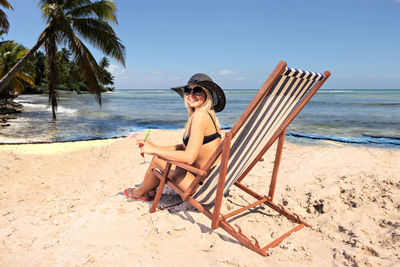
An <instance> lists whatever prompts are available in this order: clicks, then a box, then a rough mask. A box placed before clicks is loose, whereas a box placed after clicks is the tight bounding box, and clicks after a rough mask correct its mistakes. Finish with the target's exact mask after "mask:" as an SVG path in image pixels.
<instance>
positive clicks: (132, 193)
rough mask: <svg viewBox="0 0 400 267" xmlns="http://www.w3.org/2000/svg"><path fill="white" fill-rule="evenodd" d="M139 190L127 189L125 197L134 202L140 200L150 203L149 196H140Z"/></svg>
mask: <svg viewBox="0 0 400 267" xmlns="http://www.w3.org/2000/svg"><path fill="white" fill-rule="evenodd" d="M138 191H140V190H138V188H127V189H125V190H124V195H125V196H126V197H128V198H130V199H134V200H140V201H150V197H149V196H148V194H147V193H145V194H140V192H138Z"/></svg>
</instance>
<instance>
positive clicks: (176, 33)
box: [5, 0, 400, 89]
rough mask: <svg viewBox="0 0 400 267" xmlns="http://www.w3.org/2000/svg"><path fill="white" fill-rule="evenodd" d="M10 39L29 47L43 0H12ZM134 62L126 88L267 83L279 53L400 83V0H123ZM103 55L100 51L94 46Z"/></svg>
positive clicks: (120, 79) (338, 75)
mask: <svg viewBox="0 0 400 267" xmlns="http://www.w3.org/2000/svg"><path fill="white" fill-rule="evenodd" d="M9 2H10V3H11V4H12V5H13V7H14V11H6V12H7V14H8V19H9V21H10V24H11V28H10V31H9V34H8V35H7V36H5V39H11V40H15V41H17V42H19V43H21V44H23V45H24V46H26V47H28V48H30V47H32V46H33V45H34V43H35V42H36V41H37V38H38V36H39V34H40V33H41V31H42V30H43V29H44V27H45V23H44V21H43V19H42V17H41V12H40V10H39V8H38V4H37V1H34V0H10V1H9ZM116 5H117V8H118V13H117V16H118V23H119V24H118V25H117V26H115V31H116V32H117V34H118V36H119V37H120V38H121V40H122V41H123V43H124V45H125V46H126V49H127V55H126V68H125V69H124V68H123V67H122V66H121V65H119V64H118V63H117V62H115V61H113V60H112V61H111V62H112V65H111V67H110V71H111V72H112V73H113V74H114V76H115V86H116V88H118V89H136V88H139V89H141V88H143V89H151V88H169V87H172V86H176V85H181V84H183V83H186V81H187V80H188V79H189V77H190V76H191V75H192V74H194V73H198V72H203V73H207V74H208V75H210V76H211V77H212V78H213V80H214V81H215V82H217V83H218V84H220V85H221V86H222V87H223V88H251V89H256V88H259V87H260V86H261V85H262V83H263V82H264V81H265V79H266V78H267V77H268V76H269V74H270V73H271V71H272V70H273V68H274V67H275V66H276V64H277V63H278V62H279V61H280V60H284V61H286V62H288V65H289V66H291V67H296V68H301V69H306V70H310V71H316V72H323V71H325V70H330V71H331V72H332V76H331V78H330V79H329V80H328V81H327V83H326V85H325V86H324V88H329V89H363V88H365V89H393V88H396V89H397V88H400V67H399V63H400V46H399V44H400V0H303V1H300V0H280V1H276V0H201V1H191V0H168V1H165V0H158V1H154V0H147V1H143V0H142V1H136V0H117V1H116ZM92 51H93V54H94V55H95V57H96V58H98V59H99V58H100V57H102V56H103V55H102V53H100V52H99V51H97V50H95V49H93V50H92Z"/></svg>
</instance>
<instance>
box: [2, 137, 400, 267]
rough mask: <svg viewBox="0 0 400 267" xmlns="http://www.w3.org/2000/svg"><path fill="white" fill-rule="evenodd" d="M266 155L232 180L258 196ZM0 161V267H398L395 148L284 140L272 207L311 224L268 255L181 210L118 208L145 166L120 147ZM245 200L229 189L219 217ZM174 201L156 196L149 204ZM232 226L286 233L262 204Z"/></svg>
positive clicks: (14, 150)
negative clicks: (243, 176)
mask: <svg viewBox="0 0 400 267" xmlns="http://www.w3.org/2000/svg"><path fill="white" fill-rule="evenodd" d="M141 134H142V135H144V134H145V133H144V132H142V133H141ZM181 136H182V130H152V132H151V136H150V139H151V140H152V141H153V142H154V143H156V144H163V145H168V144H175V143H178V142H179V141H180V138H181ZM273 150H274V149H272V150H270V151H269V152H268V153H267V154H266V155H265V160H264V161H263V162H260V163H259V164H258V165H256V167H255V168H254V169H253V171H252V172H251V173H250V175H249V176H248V177H247V178H246V179H245V180H244V182H245V184H247V185H248V186H249V187H251V188H254V189H255V191H257V192H260V193H265V194H267V192H268V185H269V176H270V174H271V172H272V169H271V166H272V163H273V160H274V151H273ZM146 159H147V162H148V161H149V160H150V158H149V157H147V158H146ZM0 162H1V165H0V240H1V243H0V265H1V266H9V265H15V266H86V265H87V266H115V265H119V266H154V265H155V264H157V265H161V266H267V265H268V266H323V265H325V266H342V265H344V266H394V265H400V164H399V163H400V150H399V149H380V148H367V147H361V146H349V145H343V144H341V143H334V142H330V143H326V144H325V145H318V146H317V145H315V146H311V145H307V146H306V145H297V144H293V143H289V142H286V143H285V146H284V150H283V157H282V161H281V167H280V172H279V176H278V184H277V189H276V193H275V199H276V202H277V203H280V204H282V205H283V206H284V207H285V208H287V209H288V210H290V211H294V212H296V213H297V214H299V215H300V217H301V218H303V219H304V220H305V221H306V222H308V223H309V224H311V225H312V227H311V228H303V229H302V230H300V231H299V232H296V233H294V234H292V235H291V236H289V237H288V238H287V239H285V240H284V241H283V242H282V243H281V244H279V245H278V246H277V247H275V248H273V249H271V250H270V251H269V252H270V256H268V257H261V256H259V255H258V254H256V253H254V252H252V251H250V250H248V249H247V248H245V247H243V246H242V245H241V244H240V243H238V242H237V241H236V240H234V239H233V238H232V237H231V236H230V235H228V234H227V233H226V232H224V231H223V230H222V229H217V230H215V231H213V230H211V227H210V224H211V222H210V220H208V218H206V217H205V216H204V215H203V214H201V213H200V212H197V211H196V210H195V209H194V208H192V207H191V206H190V205H188V204H186V203H183V204H180V205H177V206H174V207H172V208H169V209H165V210H162V211H159V212H156V213H154V214H150V213H149V207H150V204H149V203H144V202H133V201H129V200H127V199H126V198H125V196H123V194H122V191H123V190H124V189H125V188H127V187H132V186H134V185H135V184H139V183H140V182H141V180H142V178H143V176H144V173H145V171H146V169H147V167H148V163H147V164H146V163H145V164H143V159H142V158H141V156H140V154H139V151H138V149H137V147H136V145H135V143H134V141H133V140H132V139H128V138H120V139H109V140H99V141H85V142H71V143H57V144H36V145H34V144H31V145H1V146H0ZM246 199H247V197H244V194H243V193H241V192H239V191H238V190H236V189H232V190H231V192H230V195H229V197H228V198H227V199H226V200H225V201H224V203H223V209H227V210H229V209H231V208H235V207H236V206H240V205H243V204H245V203H246V202H245V201H246ZM175 203H180V198H179V197H178V196H176V195H174V194H172V193H171V192H169V191H167V192H166V193H165V195H164V196H163V198H162V200H161V203H160V204H161V205H171V204H175ZM235 223H236V221H235ZM237 223H238V224H239V225H240V226H241V228H242V230H243V232H244V233H246V234H248V235H250V234H253V235H254V236H256V237H257V238H258V240H259V241H260V243H263V244H265V243H266V242H268V241H270V240H272V238H273V237H276V236H278V235H279V234H280V233H283V232H285V230H288V228H290V225H291V224H290V223H289V222H288V221H287V220H286V219H284V218H282V217H281V216H277V215H275V213H274V212H272V211H271V210H270V209H269V208H264V209H257V210H256V211H254V212H252V213H251V214H250V215H248V216H244V217H241V218H239V219H238V220H237Z"/></svg>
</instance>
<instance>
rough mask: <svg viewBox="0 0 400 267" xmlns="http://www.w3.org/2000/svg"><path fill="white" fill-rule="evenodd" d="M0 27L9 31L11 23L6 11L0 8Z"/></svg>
mask: <svg viewBox="0 0 400 267" xmlns="http://www.w3.org/2000/svg"><path fill="white" fill-rule="evenodd" d="M0 28H2V30H3V31H4V32H5V33H7V32H8V29H9V28H10V23H9V22H8V19H7V14H6V13H4V11H3V10H1V9H0Z"/></svg>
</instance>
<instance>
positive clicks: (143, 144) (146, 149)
mask: <svg viewBox="0 0 400 267" xmlns="http://www.w3.org/2000/svg"><path fill="white" fill-rule="evenodd" d="M136 144H137V145H138V146H139V148H140V152H141V153H145V154H154V153H155V148H156V146H155V145H154V144H153V143H152V142H151V141H149V140H146V141H144V140H137V142H136Z"/></svg>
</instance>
